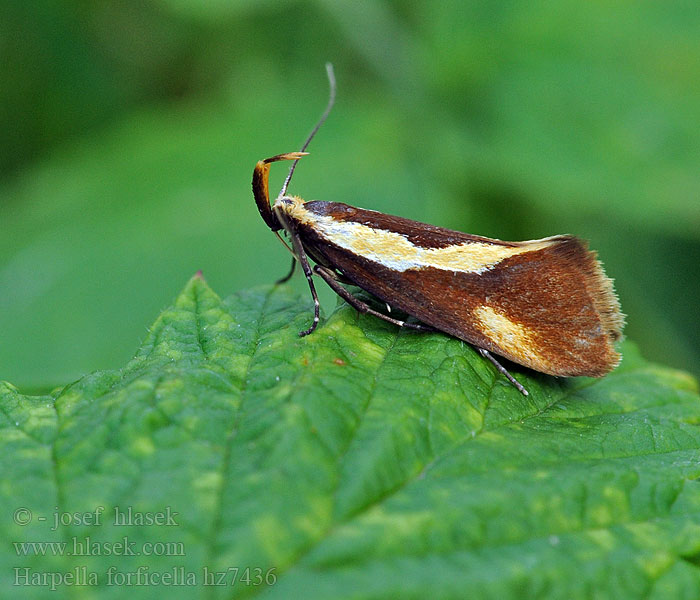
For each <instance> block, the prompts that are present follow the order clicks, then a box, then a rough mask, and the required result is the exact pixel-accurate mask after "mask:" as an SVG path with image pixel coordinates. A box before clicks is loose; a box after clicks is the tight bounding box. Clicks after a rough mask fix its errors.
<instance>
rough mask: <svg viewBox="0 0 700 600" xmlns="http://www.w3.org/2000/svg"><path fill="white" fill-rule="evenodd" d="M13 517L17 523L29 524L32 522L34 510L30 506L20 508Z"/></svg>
mask: <svg viewBox="0 0 700 600" xmlns="http://www.w3.org/2000/svg"><path fill="white" fill-rule="evenodd" d="M12 519H13V520H14V522H15V523H16V524H17V525H29V523H31V522H32V511H31V510H29V509H28V508H18V509H17V510H16V511H15V514H14V515H12Z"/></svg>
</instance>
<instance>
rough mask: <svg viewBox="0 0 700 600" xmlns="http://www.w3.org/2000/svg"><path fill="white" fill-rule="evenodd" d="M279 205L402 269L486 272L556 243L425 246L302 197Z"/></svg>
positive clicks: (356, 250)
mask: <svg viewBox="0 0 700 600" xmlns="http://www.w3.org/2000/svg"><path fill="white" fill-rule="evenodd" d="M275 207H276V208H278V209H279V210H282V211H283V212H284V213H285V214H286V215H288V216H289V217H291V218H292V219H294V220H295V221H297V222H299V223H303V224H305V225H309V226H311V227H313V228H314V229H315V230H316V231H317V232H318V233H319V234H320V235H321V236H323V237H324V238H325V239H327V240H328V241H329V242H331V243H333V244H335V245H336V246H340V247H341V248H344V249H345V250H348V251H349V252H352V253H353V254H357V255H358V256H362V257H364V258H366V259H369V260H371V261H373V262H376V263H378V264H380V265H383V266H385V267H388V268H390V269H393V270H394V271H400V272H402V271H407V270H409V269H421V268H425V267H433V268H435V269H444V270H446V271H456V272H461V273H483V272H484V271H487V270H489V269H491V268H493V267H495V266H496V265H497V264H498V263H500V262H501V261H503V260H505V259H506V258H510V257H511V256H516V255H518V254H524V253H526V252H534V251H537V250H542V249H544V248H547V247H548V246H551V245H552V244H553V243H556V242H552V241H551V240H548V239H543V240H533V241H530V242H522V243H521V245H518V246H501V245H500V244H490V243H488V242H464V243H462V244H455V245H452V246H448V247H447V248H422V247H420V246H416V245H415V244H413V243H412V242H410V241H409V240H408V239H407V238H406V237H405V236H403V235H402V234H400V233H395V232H393V231H386V230H384V229H374V228H373V227H369V226H367V225H363V224H362V223H355V222H353V221H339V220H336V219H334V218H333V217H329V216H326V215H317V214H315V213H313V212H311V211H308V210H306V208H304V203H303V202H302V201H301V200H300V199H298V198H293V199H292V202H291V203H279V204H276V205H275Z"/></svg>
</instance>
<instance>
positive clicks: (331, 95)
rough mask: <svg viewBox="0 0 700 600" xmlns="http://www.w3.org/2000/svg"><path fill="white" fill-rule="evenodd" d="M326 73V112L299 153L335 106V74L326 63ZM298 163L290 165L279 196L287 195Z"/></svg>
mask: <svg viewBox="0 0 700 600" xmlns="http://www.w3.org/2000/svg"><path fill="white" fill-rule="evenodd" d="M326 73H327V74H328V87H329V92H328V104H327V105H326V110H324V111H323V114H322V115H321V118H320V119H319V120H318V123H316V126H315V127H314V128H313V130H312V131H311V133H310V134H309V137H307V138H306V141H305V142H304V145H303V146H302V147H301V150H299V152H304V150H306V149H307V148H308V147H309V144H310V143H311V140H312V139H314V136H315V135H316V132H317V131H318V130H319V129H321V125H323V123H324V121H325V120H326V119H327V118H328V115H329V114H330V112H331V109H332V108H333V104H335V73H333V65H332V64H331V63H326ZM298 162H299V159H298V158H297V159H296V160H295V161H294V162H293V163H292V166H291V167H289V173H287V178H286V179H285V180H284V184H283V185H282V189H281V190H280V196H284V195H285V194H286V193H287V187H288V186H289V182H290V181H291V180H292V175H294V169H296V168H297V163H298Z"/></svg>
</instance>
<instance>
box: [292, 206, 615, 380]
mask: <svg viewBox="0 0 700 600" xmlns="http://www.w3.org/2000/svg"><path fill="white" fill-rule="evenodd" d="M304 207H305V208H307V209H308V210H312V211H313V212H314V213H316V214H323V215H326V216H330V217H332V218H334V219H336V220H346V221H354V222H358V223H362V224H364V225H367V226H369V227H373V228H378V229H384V230H387V231H393V232H396V233H399V234H401V235H403V236H405V237H406V238H407V239H408V240H409V241H411V242H412V243H413V244H414V245H416V246H421V247H423V248H445V247H448V246H450V245H453V244H462V243H464V242H471V241H474V242H482V243H490V244H495V245H499V246H510V247H527V245H528V244H534V243H536V242H503V241H500V240H492V239H489V238H484V237H480V236H472V235H468V234H464V233H461V232H458V231H452V230H449V229H444V228H441V227H434V226H430V225H425V224H422V223H418V222H416V221H411V220H409V219H403V218H401V217H394V216H390V215H384V214H382V213H378V212H375V211H368V210H363V209H357V208H354V207H349V206H347V205H345V204H340V203H332V202H310V203H306V204H305V205H304ZM297 225H298V228H299V233H300V235H301V238H302V241H303V244H304V246H305V248H307V249H308V251H309V253H310V254H311V255H312V256H313V257H314V258H315V260H317V261H318V262H321V263H323V264H325V265H327V266H330V267H332V268H334V269H336V270H338V271H340V272H341V273H342V274H343V275H345V277H346V278H347V279H349V280H350V281H352V282H353V283H355V284H356V285H358V286H359V287H361V288H363V289H365V290H366V291H368V292H370V293H372V294H373V295H375V296H377V297H378V298H379V299H381V300H383V301H384V302H387V303H389V304H390V305H392V306H395V307H397V308H399V309H401V310H402V311H404V312H406V313H407V314H409V315H412V316H414V317H416V318H417V319H420V320H421V321H422V322H424V323H427V324H429V325H432V326H433V327H435V328H437V329H439V330H441V331H444V332H446V333H449V334H451V335H453V336H455V337H457V338H460V339H462V340H465V341H467V342H469V343H471V344H474V345H475V346H478V347H481V348H485V349H487V350H489V351H492V352H494V353H496V354H499V355H501V356H504V357H506V358H508V359H510V360H512V361H514V362H516V363H519V364H522V365H525V366H527V367H530V368H532V369H535V370H537V371H541V372H543V373H548V374H551V375H560V376H574V375H586V376H595V377H597V376H602V375H604V374H606V373H607V372H609V371H610V370H611V369H613V368H614V367H615V366H616V365H617V364H618V363H619V360H620V356H619V354H618V353H617V352H616V351H615V349H614V346H613V342H614V341H615V340H617V339H619V338H620V336H621V328H622V324H623V317H622V315H621V313H620V310H619V304H618V301H617V298H616V296H615V294H614V292H613V289H612V282H611V281H610V279H608V278H607V277H606V276H605V274H604V273H603V270H602V268H601V266H600V263H599V262H598V261H597V260H596V255H595V253H594V252H591V251H589V250H588V249H587V246H586V243H585V242H583V241H581V240H579V239H577V238H575V237H572V236H556V237H553V238H548V241H550V242H551V244H549V245H548V246H547V247H546V248H543V249H537V250H532V251H529V252H526V253H523V254H518V255H516V256H511V257H509V258H506V259H504V260H502V261H501V262H499V263H498V264H496V265H495V266H493V267H491V268H490V269H488V270H486V271H484V272H482V273H480V274H479V273H464V272H458V271H450V270H446V269H437V268H432V267H423V268H418V269H408V270H405V271H396V270H394V269H391V268H388V267H386V266H384V265H381V264H379V263H377V262H373V261H370V260H368V259H366V258H364V257H361V256H358V255H356V254H354V253H351V252H348V251H347V250H345V249H343V248H341V247H339V246H337V245H335V244H333V243H332V240H329V239H327V238H323V237H321V236H319V235H318V233H317V232H316V231H315V230H314V229H313V227H309V226H308V225H306V224H304V223H298V224H297ZM538 242H542V240H539V241H538Z"/></svg>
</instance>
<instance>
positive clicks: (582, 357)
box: [253, 65, 624, 395]
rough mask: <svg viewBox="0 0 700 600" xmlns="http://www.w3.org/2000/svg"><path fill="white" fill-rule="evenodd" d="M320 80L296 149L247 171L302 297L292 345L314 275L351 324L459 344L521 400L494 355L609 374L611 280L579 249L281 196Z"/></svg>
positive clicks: (565, 238) (568, 372) (612, 363)
mask: <svg viewBox="0 0 700 600" xmlns="http://www.w3.org/2000/svg"><path fill="white" fill-rule="evenodd" d="M327 70H328V78H329V82H330V99H329V102H328V106H327V107H326V110H325V112H324V113H323V115H322V117H321V119H320V120H319V122H318V123H317V124H316V126H315V127H314V129H313V131H312V132H311V134H310V135H309V137H308V138H307V140H306V142H305V143H304V145H303V146H302V148H301V150H300V151H298V152H289V153H285V154H278V155H276V156H273V157H271V158H267V159H265V160H261V161H258V163H257V164H256V166H255V169H254V171H253V195H254V197H255V202H256V204H257V207H258V210H259V212H260V215H261V216H262V218H263V220H264V221H265V224H266V225H267V226H268V227H269V228H270V229H271V230H272V231H273V232H274V233H275V234H276V235H277V236H278V237H280V236H279V232H280V231H284V232H286V233H287V235H288V237H289V240H290V242H291V248H290V250H291V252H292V254H293V260H292V268H291V270H290V272H289V274H288V275H287V276H286V277H285V278H284V279H282V280H280V282H284V281H286V280H288V279H289V278H290V277H291V276H292V274H293V272H294V267H295V265H296V263H297V262H299V264H300V265H301V267H302V269H303V271H304V275H305V276H306V279H307V281H308V284H309V288H310V290H311V295H312V297H313V301H314V317H313V322H312V324H311V326H310V327H309V328H308V329H306V330H304V331H301V332H300V333H299V335H301V336H304V335H308V334H310V333H312V332H313V331H314V329H316V327H317V325H318V322H319V301H318V297H317V295H316V289H315V287H314V281H313V275H317V276H319V277H321V279H323V280H324V281H325V282H326V283H327V284H328V285H329V286H330V287H331V289H332V290H333V291H335V292H336V293H337V294H338V295H339V296H340V297H341V298H343V299H344V300H345V301H347V302H348V304H350V305H351V306H353V307H354V308H355V309H357V310H358V311H359V312H360V313H368V314H371V315H374V316H376V317H378V318H380V319H383V320H385V321H388V322H390V323H393V324H394V325H397V326H399V327H409V328H412V329H418V330H430V331H434V330H438V331H441V332H444V333H447V334H449V335H452V336H454V337H456V338H459V339H461V340H464V341H466V342H468V343H470V344H471V345H472V346H474V347H475V348H476V349H477V350H478V352H479V353H480V354H481V355H482V356H483V357H484V358H487V359H488V360H490V361H491V362H492V363H493V365H494V366H495V367H496V369H497V370H498V371H499V372H500V373H501V374H503V375H504V376H505V377H506V378H507V379H508V380H509V381H510V382H511V383H512V384H513V385H514V386H515V387H516V388H517V389H518V390H519V391H520V392H521V393H522V394H524V395H527V394H528V392H527V390H526V389H525V388H524V387H523V386H522V385H521V384H520V383H519V382H518V381H517V380H516V379H515V378H514V377H513V376H512V375H511V374H510V373H509V372H508V370H507V369H506V368H505V367H504V366H503V365H502V364H501V363H500V362H499V361H498V360H497V359H496V358H495V357H494V356H493V355H494V354H496V355H499V356H502V357H504V358H506V359H508V360H510V361H512V362H514V363H517V364H520V365H524V366H525V367H529V368H530V369H534V370H535V371H539V372H541V373H546V374H549V375H555V376H560V377H571V376H584V375H585V376H589V377H601V376H603V375H605V374H606V373H608V372H609V371H611V370H612V369H614V368H615V367H616V366H617V365H618V363H619V362H620V355H619V354H618V352H617V351H616V350H615V346H614V343H615V342H616V341H617V340H619V339H620V338H621V335H622V328H623V325H624V317H623V315H622V313H621V312H620V305H619V302H618V299H617V296H616V295H615V292H614V290H613V285H612V281H611V280H610V279H609V278H608V277H606V275H605V273H604V271H603V268H602V266H601V264H600V262H599V261H598V260H597V258H596V253H595V252H593V251H590V250H589V249H588V245H587V243H586V242H585V241H583V240H580V239H578V238H576V237H574V236H572V235H555V236H552V237H547V238H543V239H539V240H528V241H522V242H506V241H501V240H497V239H491V238H487V237H482V236H478V235H471V234H467V233H461V232H459V231H452V230H450V229H445V228H442V227H436V226H433V225H427V224H425V223H420V222H417V221H412V220H409V219H405V218H402V217H398V216H392V215H387V214H383V213H381V212H377V211H373V210H366V209H362V208H356V207H354V206H350V205H348V204H344V203H342V202H322V201H312V202H304V200H302V199H301V198H299V197H298V196H291V195H288V194H287V187H288V185H289V182H290V180H291V178H292V175H293V173H294V168H295V167H296V164H297V162H298V161H299V159H300V158H301V157H302V156H305V155H306V154H307V152H306V148H307V147H308V145H309V143H310V141H311V139H312V138H313V137H314V135H315V134H316V132H317V131H318V129H319V128H320V126H321V125H322V123H323V122H324V121H325V119H326V117H327V116H328V114H329V112H330V110H331V108H332V106H333V103H334V99H335V78H334V75H333V70H332V67H331V66H330V65H327ZM284 160H291V161H294V162H293V163H292V166H291V168H290V170H289V173H288V175H287V178H286V180H285V182H284V185H283V186H282V189H281V191H280V193H279V195H278V196H277V198H276V200H275V202H274V204H273V205H270V197H269V191H268V178H269V171H270V165H271V164H272V163H274V162H278V161H284ZM280 240H282V238H281V237H280ZM282 241H283V243H284V240H282ZM285 245H286V244H285ZM310 260H312V261H313V262H314V263H315V265H314V266H313V267H312V266H311V262H310ZM345 284H351V285H355V286H358V287H360V288H362V289H363V290H365V291H367V292H369V293H370V294H372V295H373V296H376V297H377V298H378V299H379V300H381V301H382V302H383V303H385V304H386V306H387V309H389V310H388V311H387V312H390V307H395V308H398V309H400V310H401V311H403V312H404V313H406V314H407V315H410V316H411V317H414V318H415V319H417V320H418V321H419V322H417V323H414V322H412V321H411V322H406V321H403V320H399V319H397V318H395V317H393V316H391V315H390V314H385V313H383V312H380V311H378V310H375V309H374V308H372V307H371V306H369V305H368V304H367V303H366V302H364V301H362V300H360V299H359V298H357V297H355V296H353V295H352V294H351V293H350V292H349V291H348V290H347V289H346V288H345V287H344V285H345Z"/></svg>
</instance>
